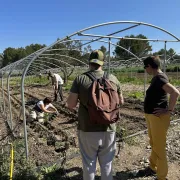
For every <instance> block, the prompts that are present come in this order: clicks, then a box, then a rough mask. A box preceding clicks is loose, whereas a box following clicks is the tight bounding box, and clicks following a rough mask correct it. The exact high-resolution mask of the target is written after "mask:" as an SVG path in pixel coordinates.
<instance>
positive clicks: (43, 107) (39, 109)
mask: <svg viewBox="0 0 180 180" xmlns="http://www.w3.org/2000/svg"><path fill="white" fill-rule="evenodd" d="M51 102H52V100H51V99H50V98H48V97H46V98H45V99H44V100H41V101H39V102H37V103H36V105H35V106H34V107H33V109H32V111H31V112H30V114H29V118H28V119H29V121H34V120H38V122H40V123H44V113H56V114H59V113H58V110H57V109H56V108H55V107H54V106H53V105H52V104H51Z"/></svg>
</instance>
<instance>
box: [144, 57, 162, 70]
mask: <svg viewBox="0 0 180 180" xmlns="http://www.w3.org/2000/svg"><path fill="white" fill-rule="evenodd" d="M143 62H144V66H147V65H150V66H151V67H152V68H153V69H158V68H160V66H161V60H160V58H159V56H149V57H147V58H146V59H144V61H143Z"/></svg>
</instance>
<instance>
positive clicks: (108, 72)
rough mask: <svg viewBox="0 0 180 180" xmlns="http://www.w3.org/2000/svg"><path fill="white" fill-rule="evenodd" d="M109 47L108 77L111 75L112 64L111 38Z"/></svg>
mask: <svg viewBox="0 0 180 180" xmlns="http://www.w3.org/2000/svg"><path fill="white" fill-rule="evenodd" d="M108 44H109V46H108V51H109V56H108V75H110V63H111V55H110V54H111V52H110V51H111V38H109V43H108Z"/></svg>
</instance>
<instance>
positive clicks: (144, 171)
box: [137, 167, 156, 177]
mask: <svg viewBox="0 0 180 180" xmlns="http://www.w3.org/2000/svg"><path fill="white" fill-rule="evenodd" d="M155 174H156V172H155V171H153V170H152V169H151V168H150V167H147V168H145V169H142V170H139V171H138V173H137V176H138V177H147V176H154V175H155Z"/></svg>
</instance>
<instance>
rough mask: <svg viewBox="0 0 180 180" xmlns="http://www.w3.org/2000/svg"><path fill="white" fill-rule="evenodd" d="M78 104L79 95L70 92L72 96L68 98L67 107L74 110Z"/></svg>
mask: <svg viewBox="0 0 180 180" xmlns="http://www.w3.org/2000/svg"><path fill="white" fill-rule="evenodd" d="M77 103H78V94H76V93H71V92H70V94H69V96H68V98H67V104H66V106H67V107H68V108H69V109H70V110H74V108H75V107H76V105H77Z"/></svg>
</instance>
